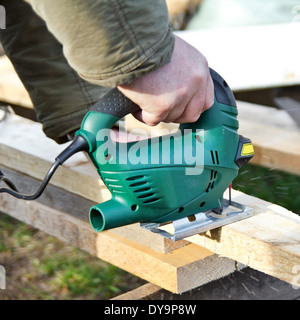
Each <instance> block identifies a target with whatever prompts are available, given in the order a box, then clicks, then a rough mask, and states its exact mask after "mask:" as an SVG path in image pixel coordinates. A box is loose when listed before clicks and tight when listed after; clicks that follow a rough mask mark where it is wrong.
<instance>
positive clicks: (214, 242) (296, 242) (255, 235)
mask: <svg viewBox="0 0 300 320" xmlns="http://www.w3.org/2000/svg"><path fill="white" fill-rule="evenodd" d="M225 197H226V194H225ZM232 199H233V201H236V202H239V203H242V204H244V205H248V206H251V207H252V208H253V210H254V216H253V217H251V218H248V219H245V220H242V221H239V222H235V223H232V224H230V225H227V226H224V227H222V228H218V229H216V230H212V231H208V232H206V233H204V234H199V235H195V236H192V237H188V238H185V240H188V241H190V242H192V243H195V244H198V245H200V246H202V247H204V248H207V249H209V250H211V251H213V252H215V253H218V254H220V255H221V256H226V257H229V258H231V259H234V260H236V261H239V262H241V263H243V264H245V265H247V266H250V267H251V268H253V269H255V270H259V271H261V272H264V273H266V274H269V275H272V276H274V277H276V278H278V279H281V280H284V281H286V282H289V283H291V284H295V281H296V280H297V279H298V278H297V274H298V268H299V266H300V217H299V216H298V215H296V214H294V213H292V212H290V211H288V210H286V209H285V208H283V207H280V206H278V205H274V204H271V203H269V202H267V201H263V200H260V199H258V198H255V197H251V196H248V195H245V194H243V193H241V192H238V191H236V190H233V193H232ZM163 228H164V229H166V230H171V227H170V225H168V226H164V227H163ZM299 284H300V283H298V285H299Z"/></svg>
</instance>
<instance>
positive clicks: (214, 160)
mask: <svg viewBox="0 0 300 320" xmlns="http://www.w3.org/2000/svg"><path fill="white" fill-rule="evenodd" d="M210 154H211V159H212V163H213V164H220V163H219V155H218V151H213V150H210Z"/></svg>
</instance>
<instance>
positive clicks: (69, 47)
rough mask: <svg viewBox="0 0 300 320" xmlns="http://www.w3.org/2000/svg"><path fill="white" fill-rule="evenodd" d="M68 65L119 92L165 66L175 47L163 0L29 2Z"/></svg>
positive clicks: (83, 76)
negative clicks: (143, 76)
mask: <svg viewBox="0 0 300 320" xmlns="http://www.w3.org/2000/svg"><path fill="white" fill-rule="evenodd" d="M30 3H31V5H32V6H33V8H34V10H35V11H36V12H37V13H38V14H39V15H40V16H41V17H42V18H43V19H44V20H45V21H46V23H47V26H48V28H49V30H50V31H51V32H52V33H53V34H54V35H55V37H56V38H57V39H58V40H59V41H60V42H61V43H62V45H63V50H64V54H65V56H66V58H67V59H68V62H69V63H70V65H71V66H72V67H73V68H74V69H75V70H76V71H77V72H78V73H79V74H80V76H81V77H82V78H84V79H86V80H88V81H90V82H92V83H95V84H98V85H102V86H111V87H115V86H118V85H121V84H125V83H129V82H131V81H132V80H134V79H136V78H138V77H141V76H142V75H144V74H147V73H149V72H151V71H154V70H157V69H158V68H160V67H162V66H163V65H165V64H167V63H168V62H169V61H170V59H171V55H172V52H173V48H174V37H173V34H172V31H171V30H170V28H169V24H168V11H167V7H166V5H165V1H163V0H152V1H149V0H139V1H136V0H130V1H129V0H127V1H120V0H85V1H82V0H51V1H50V0H30Z"/></svg>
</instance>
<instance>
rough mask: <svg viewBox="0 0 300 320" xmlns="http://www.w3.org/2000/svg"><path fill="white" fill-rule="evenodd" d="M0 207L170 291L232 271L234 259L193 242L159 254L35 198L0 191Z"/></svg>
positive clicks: (185, 287)
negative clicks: (21, 198) (28, 199)
mask: <svg viewBox="0 0 300 320" xmlns="http://www.w3.org/2000/svg"><path fill="white" fill-rule="evenodd" d="M0 210H1V211H2V212H5V213H7V214H9V215H11V216H12V217H14V218H16V219H18V220H21V221H24V222H26V223H27V224H29V225H31V226H34V227H36V228H38V229H40V230H43V231H45V232H47V233H48V234H50V235H52V236H55V237H57V238H58V239H60V240H63V241H65V242H66V243H68V244H71V245H73V246H75V247H78V248H81V249H83V250H85V251H87V252H89V253H91V254H92V255H94V256H96V257H99V258H100V259H102V260H105V261H107V262H109V263H112V264H114V265H116V266H117V267H119V268H122V269H124V270H126V271H128V272H130V273H132V274H134V275H136V276H138V277H140V278H143V279H145V280H147V281H150V282H152V283H154V284H156V285H158V286H160V287H162V288H164V289H166V290H168V291H171V292H174V293H180V292H184V291H187V290H190V289H192V288H196V287H197V286H200V285H202V284H204V283H207V282H210V281H213V280H216V279H219V278H220V277H224V276H226V275H228V274H230V273H232V272H234V271H235V270H236V263H235V261H233V260H231V259H228V258H225V257H219V256H218V255H216V254H214V253H212V252H210V251H209V250H207V249H203V248H200V247H199V246H197V245H195V244H188V245H186V246H184V247H182V248H179V249H176V250H173V251H172V252H170V253H160V252H157V251H155V250H153V249H150V248H147V247H145V246H143V245H141V244H139V243H137V242H134V241H132V240H129V239H127V238H124V237H121V236H119V235H117V234H114V233H112V232H108V231H105V232H102V233H96V232H95V231H93V230H92V227H91V226H90V224H89V223H87V222H85V221H83V220H80V219H78V218H75V217H73V216H72V215H70V214H66V213H64V212H62V211H59V210H56V209H52V208H50V207H49V206H46V205H44V204H41V203H39V202H37V201H23V200H18V199H16V198H13V197H11V196H9V195H5V194H0Z"/></svg>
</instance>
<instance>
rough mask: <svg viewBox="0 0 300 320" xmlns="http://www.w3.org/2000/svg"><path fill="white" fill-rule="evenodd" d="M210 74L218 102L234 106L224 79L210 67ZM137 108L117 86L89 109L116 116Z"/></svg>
mask: <svg viewBox="0 0 300 320" xmlns="http://www.w3.org/2000/svg"><path fill="white" fill-rule="evenodd" d="M210 74H211V77H212V79H213V82H214V90H215V96H216V99H217V100H218V101H219V102H220V103H223V104H226V105H230V106H232V107H236V102H235V98H234V95H233V93H232V91H231V89H230V88H229V87H228V85H227V83H226V82H225V81H224V79H223V78H222V77H221V76H220V75H219V74H218V73H217V72H216V71H214V70H213V69H210ZM138 110H140V107H139V106H138V105H137V104H135V103H134V102H133V101H131V100H130V99H129V98H127V97H126V96H125V95H124V94H123V93H122V92H121V91H120V90H119V89H118V88H114V89H112V90H111V91H109V92H108V93H107V94H106V95H105V96H103V97H102V98H101V99H100V100H99V101H97V102H96V103H95V105H94V106H93V107H92V108H91V111H96V112H101V113H108V114H111V115H113V116H116V117H118V118H122V117H124V116H126V115H127V114H130V113H133V112H136V111H138Z"/></svg>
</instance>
